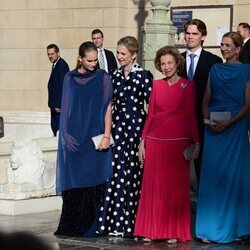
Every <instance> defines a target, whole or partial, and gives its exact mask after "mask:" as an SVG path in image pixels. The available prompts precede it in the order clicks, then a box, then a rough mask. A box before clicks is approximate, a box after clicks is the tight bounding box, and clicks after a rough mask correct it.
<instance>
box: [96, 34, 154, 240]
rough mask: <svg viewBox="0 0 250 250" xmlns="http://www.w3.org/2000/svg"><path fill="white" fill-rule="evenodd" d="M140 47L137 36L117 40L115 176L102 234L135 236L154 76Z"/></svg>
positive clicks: (100, 228) (106, 198) (102, 218)
mask: <svg viewBox="0 0 250 250" xmlns="http://www.w3.org/2000/svg"><path fill="white" fill-rule="evenodd" d="M138 50H139V44H138V41H137V40H136V38H134V37H131V36H127V37H124V38H121V39H120V40H119V41H118V43H117V60H118V62H119V64H120V66H121V67H120V68H119V69H117V70H116V71H115V72H114V73H113V74H112V81H113V88H114V95H113V113H112V114H113V116H112V117H113V118H112V119H113V125H112V135H113V137H114V140H115V146H114V148H113V163H112V164H113V178H111V179H110V181H109V182H108V183H107V186H106V189H105V192H104V198H103V204H102V206H101V208H100V217H99V226H98V233H99V234H102V235H105V234H109V235H113V236H123V237H130V236H133V230H134V223H135V216H136V211H137V205H138V200H139V195H140V188H141V179H142V168H141V166H140V163H139V159H138V145H139V142H140V138H141V131H142V128H143V125H144V122H145V118H146V112H145V103H147V104H148V102H149V96H150V92H151V86H152V78H153V76H152V74H151V73H150V71H147V70H144V69H142V68H141V67H140V66H139V65H138V64H137V63H135V59H136V56H137V53H138Z"/></svg>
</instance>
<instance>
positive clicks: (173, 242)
mask: <svg viewBox="0 0 250 250" xmlns="http://www.w3.org/2000/svg"><path fill="white" fill-rule="evenodd" d="M166 242H167V243H168V244H175V243H177V239H168V240H166Z"/></svg>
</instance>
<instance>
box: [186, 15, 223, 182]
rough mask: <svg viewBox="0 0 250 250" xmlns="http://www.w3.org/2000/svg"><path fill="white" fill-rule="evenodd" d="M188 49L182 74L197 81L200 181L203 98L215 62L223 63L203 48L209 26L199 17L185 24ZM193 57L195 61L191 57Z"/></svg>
mask: <svg viewBox="0 0 250 250" xmlns="http://www.w3.org/2000/svg"><path fill="white" fill-rule="evenodd" d="M184 32H185V40H186V43H187V50H186V51H185V52H183V53H182V56H183V57H184V58H185V60H186V64H185V67H184V70H183V72H182V74H181V75H182V76H183V77H184V78H188V79H189V80H192V81H194V82H195V85H196V115H197V119H198V123H199V124H198V125H199V133H200V142H201V150H200V156H199V158H198V159H197V160H195V162H194V164H195V172H196V177H197V181H198V182H199V176H200V165H201V153H202V145H203V139H204V122H203V114H202V99H203V95H204V93H205V89H206V86H207V81H208V75H209V71H210V69H211V67H212V66H213V65H214V64H215V63H222V59H221V58H220V57H218V56H216V55H214V54H212V53H210V52H208V51H206V50H204V49H203V48H202V46H203V43H204V41H205V38H206V36H207V27H206V25H205V23H204V22H203V21H201V20H199V19H193V20H190V21H188V22H187V23H185V25H184ZM191 57H193V61H192V59H191Z"/></svg>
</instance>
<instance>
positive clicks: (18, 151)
mask: <svg viewBox="0 0 250 250" xmlns="http://www.w3.org/2000/svg"><path fill="white" fill-rule="evenodd" d="M54 187H55V164H52V163H49V162H48V161H45V159H44V156H43V153H42V151H41V149H40V148H39V146H38V145H37V143H36V142H35V141H32V140H21V141H17V142H14V143H13V145H12V148H11V156H10V167H9V168H8V183H7V184H6V185H5V190H6V191H8V192H9V193H16V192H34V191H45V190H48V189H54ZM40 193H41V194H40V196H44V195H43V194H42V192H40ZM45 193H46V192H45ZM45 193H44V194H45ZM34 196H36V195H34ZM37 196H39V195H37Z"/></svg>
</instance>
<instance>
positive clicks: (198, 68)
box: [194, 49, 206, 80]
mask: <svg viewBox="0 0 250 250" xmlns="http://www.w3.org/2000/svg"><path fill="white" fill-rule="evenodd" d="M205 68H206V51H205V50H204V49H202V50H201V54H200V57H199V60H198V63H197V65H196V69H195V72H194V80H195V79H196V78H197V77H199V76H200V75H201V74H203V71H204V69H205Z"/></svg>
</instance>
